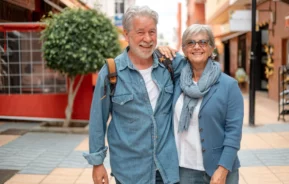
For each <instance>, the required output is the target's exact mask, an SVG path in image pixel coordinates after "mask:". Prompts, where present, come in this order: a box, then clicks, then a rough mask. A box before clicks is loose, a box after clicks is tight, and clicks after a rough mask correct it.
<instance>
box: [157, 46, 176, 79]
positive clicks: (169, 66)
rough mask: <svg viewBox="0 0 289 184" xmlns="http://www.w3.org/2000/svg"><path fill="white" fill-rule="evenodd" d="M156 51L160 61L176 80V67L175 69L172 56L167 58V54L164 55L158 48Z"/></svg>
mask: <svg viewBox="0 0 289 184" xmlns="http://www.w3.org/2000/svg"><path fill="white" fill-rule="evenodd" d="M155 53H156V55H157V57H158V59H159V62H161V63H162V64H163V65H165V67H166V68H167V70H168V71H169V72H170V75H171V79H172V81H173V82H174V69H173V61H172V60H170V58H167V57H166V56H165V55H163V54H162V53H161V52H160V51H159V50H158V49H156V50H155Z"/></svg>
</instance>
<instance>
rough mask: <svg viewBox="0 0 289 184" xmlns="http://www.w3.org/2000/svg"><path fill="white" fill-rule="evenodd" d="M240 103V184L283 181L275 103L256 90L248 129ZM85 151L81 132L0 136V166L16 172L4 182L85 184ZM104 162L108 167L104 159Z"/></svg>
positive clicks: (283, 145) (286, 152) (288, 137)
mask: <svg viewBox="0 0 289 184" xmlns="http://www.w3.org/2000/svg"><path fill="white" fill-rule="evenodd" d="M244 102H245V118H244V127H243V137H242V143H241V150H240V151H239V157H240V160H241V165H242V167H241V168H240V184H265V183H268V184H289V123H284V122H281V121H280V122H277V113H278V112H277V107H278V106H277V102H274V101H272V100H269V99H267V98H266V96H264V94H262V93H257V99H256V125H257V126H256V127H249V126H248V96H247V95H244ZM35 126H38V124H35V123H30V124H29V123H28V124H27V123H25V124H24V123H3V124H1V123H0V132H2V131H4V130H6V129H11V128H19V129H30V128H32V127H35ZM87 150H88V139H87V135H80V134H61V133H36V132H29V133H26V134H24V135H22V136H19V135H0V170H1V169H10V170H18V173H17V174H15V175H14V176H13V177H11V178H10V180H8V181H7V182H5V184H90V183H93V182H92V179H91V172H92V168H91V166H89V165H88V164H87V162H86V161H85V159H84V158H83V157H82V153H83V152H87ZM105 165H106V167H107V168H109V162H108V159H106V160H105ZM109 170H110V169H108V171H109ZM0 181H1V180H0ZM110 184H114V181H113V178H111V182H110Z"/></svg>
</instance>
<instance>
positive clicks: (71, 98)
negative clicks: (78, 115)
mask: <svg viewBox="0 0 289 184" xmlns="http://www.w3.org/2000/svg"><path fill="white" fill-rule="evenodd" d="M83 77H84V76H83V75H82V76H81V77H80V79H79V81H78V83H77V86H76V88H75V89H73V86H74V82H75V78H76V77H69V78H68V80H69V90H68V99H67V106H66V109H65V121H64V123H63V127H69V124H70V122H71V116H72V113H73V104H74V99H75V96H76V94H77V92H78V89H79V87H80V84H81V83H82V80H83Z"/></svg>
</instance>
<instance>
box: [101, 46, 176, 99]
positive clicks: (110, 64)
mask: <svg viewBox="0 0 289 184" xmlns="http://www.w3.org/2000/svg"><path fill="white" fill-rule="evenodd" d="M154 53H155V54H156V55H157V58H158V60H159V62H161V63H163V65H164V66H165V67H166V68H167V70H168V71H169V72H170V76H171V79H172V81H173V82H174V70H173V66H172V61H171V60H170V59H169V58H167V57H166V56H165V55H162V53H161V52H160V51H159V50H155V51H154ZM106 65H107V70H108V74H107V78H108V80H109V84H110V96H113V95H114V92H115V87H116V83H117V71H116V65H115V62H114V59H112V58H109V59H106ZM104 90H105V91H104V94H106V87H105V88H104Z"/></svg>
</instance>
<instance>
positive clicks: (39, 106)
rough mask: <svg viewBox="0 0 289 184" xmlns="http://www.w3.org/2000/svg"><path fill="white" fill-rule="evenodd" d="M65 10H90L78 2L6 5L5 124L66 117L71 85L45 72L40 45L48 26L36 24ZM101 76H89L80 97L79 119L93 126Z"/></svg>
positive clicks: (2, 49)
mask: <svg viewBox="0 0 289 184" xmlns="http://www.w3.org/2000/svg"><path fill="white" fill-rule="evenodd" d="M23 3H28V4H23ZM115 5H116V4H115V3H114V2H112V4H111V6H112V7H114V8H115V7H116V6H115ZM65 7H70V8H82V9H88V8H89V6H88V5H85V4H83V2H82V3H81V2H79V1H77V0H30V1H22V0H4V1H0V119H21V120H45V121H59V120H62V119H64V118H65V113H64V112H65V108H66V105H67V98H68V89H67V87H68V83H67V80H66V77H65V76H63V75H61V74H59V73H57V72H55V71H51V70H49V69H48V68H46V67H45V61H44V60H43V58H42V50H41V41H40V32H41V30H42V29H43V26H44V25H42V24H40V23H36V21H39V20H40V19H41V17H42V15H44V14H46V13H47V12H49V11H55V12H60V11H61V10H62V9H63V8H65ZM3 8H4V9H3ZM11 13H13V15H11ZM96 77H97V76H96V75H92V74H89V75H86V76H84V80H83V81H82V83H81V86H80V89H79V91H78V93H77V95H76V97H75V102H74V109H73V114H72V119H73V120H75V121H88V119H89V111H90V104H91V100H92V94H93V85H95V80H96Z"/></svg>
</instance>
